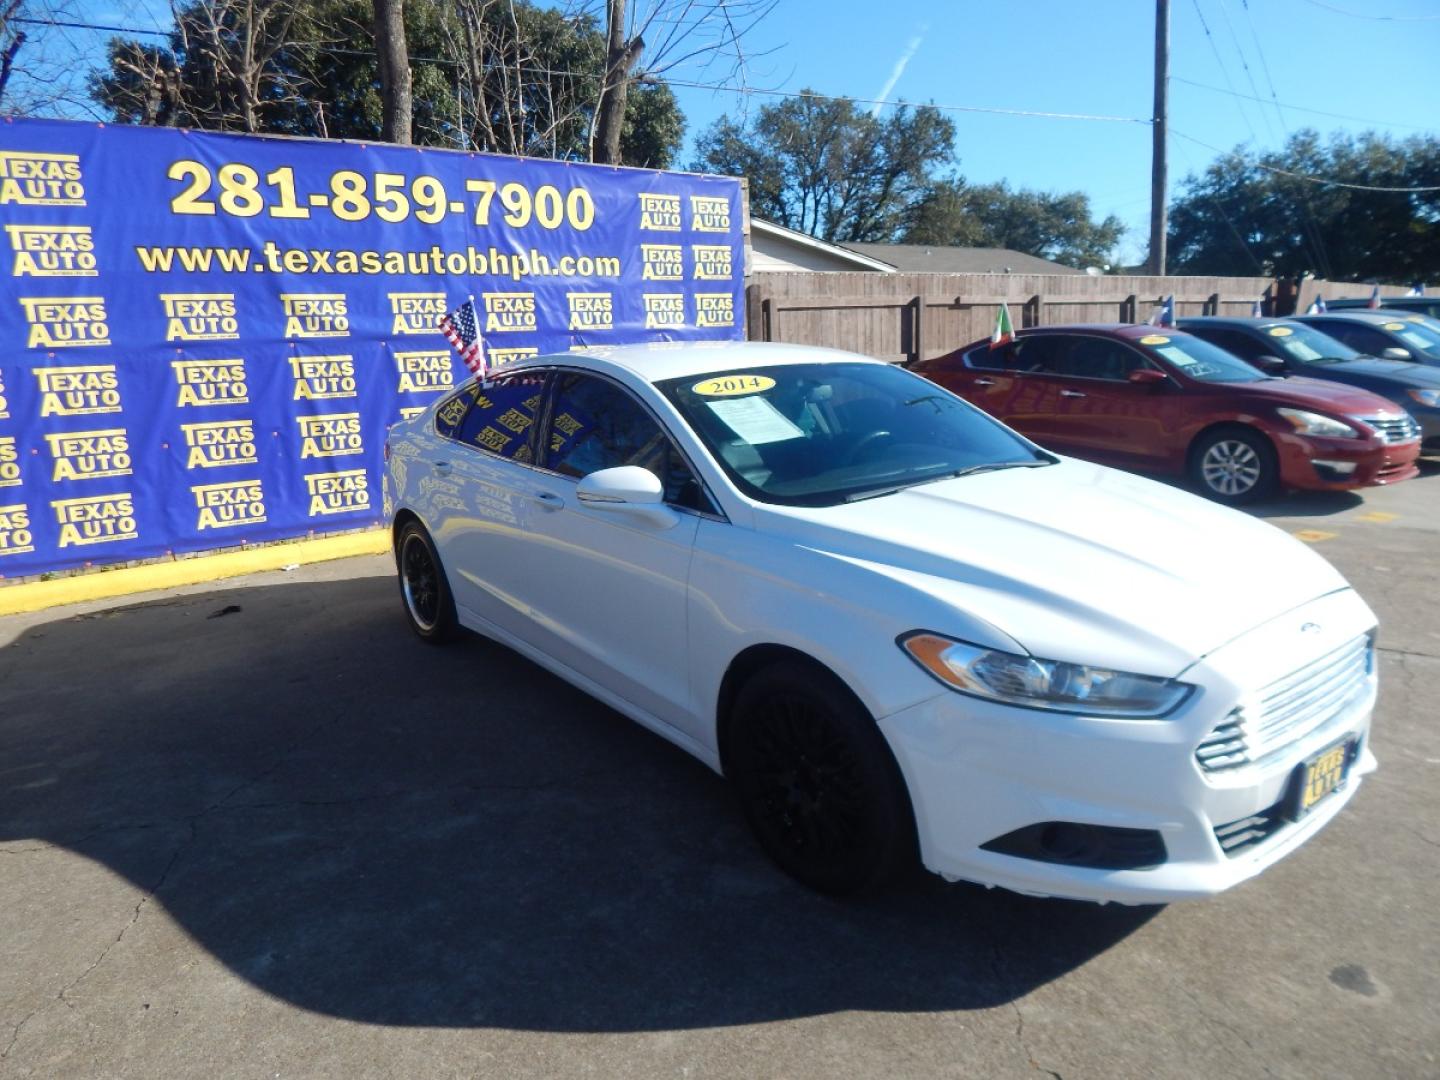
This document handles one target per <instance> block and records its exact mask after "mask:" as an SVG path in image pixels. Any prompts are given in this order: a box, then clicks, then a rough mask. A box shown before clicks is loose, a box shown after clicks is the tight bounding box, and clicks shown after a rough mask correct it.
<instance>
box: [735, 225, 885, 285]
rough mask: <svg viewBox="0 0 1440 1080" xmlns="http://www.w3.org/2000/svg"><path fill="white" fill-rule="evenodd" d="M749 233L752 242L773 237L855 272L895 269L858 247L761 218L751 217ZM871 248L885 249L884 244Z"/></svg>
mask: <svg viewBox="0 0 1440 1080" xmlns="http://www.w3.org/2000/svg"><path fill="white" fill-rule="evenodd" d="M750 233H751V237H752V240H753V237H754V236H755V235H756V234H759V235H761V236H767V237H773V238H774V239H776V240H781V241H787V242H789V243H792V244H799V245H800V246H801V247H806V248H811V249H812V250H815V251H823V252H824V253H825V254H827V255H829V256H830V257H832V258H834V259H839V260H841V261H842V262H846V263H850V264H852V265H853V266H854V267H855V269H856V270H878V271H880V272H881V273H886V274H889V273H894V271H895V267H893V266H892V265H890V264H889V263H888V262H885V261H884V260H882V259H880V258H879V257H877V256H874V255H869V254H866V253H865V252H863V251H857V250H855V249H856V247H857V246H858V245H854V244H851V245H849V246H846V247H841V246H840V245H839V244H832V243H829V242H828V241H826V240H817V239H816V238H815V237H813V236H811V235H810V234H809V233H803V232H797V231H796V230H795V229H787V228H786V227H785V226H784V225H776V224H775V222H773V221H766V220H764V219H763V218H757V217H752V218H751V219H750ZM871 246H873V247H885V245H884V244H875V245H871Z"/></svg>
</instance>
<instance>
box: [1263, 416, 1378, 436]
mask: <svg viewBox="0 0 1440 1080" xmlns="http://www.w3.org/2000/svg"><path fill="white" fill-rule="evenodd" d="M1275 411H1276V412H1278V413H1279V414H1280V415H1281V416H1282V417H1284V418H1285V419H1286V420H1288V421H1290V424H1291V425H1292V426H1293V427H1294V428H1295V430H1296V431H1298V432H1299V433H1300V434H1301V435H1331V436H1334V437H1335V438H1337V439H1358V438H1359V437H1360V432H1358V431H1357V430H1355V429H1354V428H1353V427H1351V426H1350V425H1349V424H1345V423H1342V422H1341V421H1339V420H1334V419H1332V418H1330V417H1328V416H1322V415H1321V414H1320V413H1317V412H1306V411H1305V410H1304V409H1276V410H1275Z"/></svg>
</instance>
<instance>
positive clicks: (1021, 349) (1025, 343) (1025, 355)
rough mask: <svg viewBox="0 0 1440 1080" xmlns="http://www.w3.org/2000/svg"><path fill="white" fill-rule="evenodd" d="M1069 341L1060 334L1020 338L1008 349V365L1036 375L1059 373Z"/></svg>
mask: <svg viewBox="0 0 1440 1080" xmlns="http://www.w3.org/2000/svg"><path fill="white" fill-rule="evenodd" d="M1068 343H1069V342H1068V339H1066V338H1062V337H1060V335H1058V334H1043V335H1037V336H1035V337H1024V338H1020V339H1018V340H1017V341H1016V342H1015V343H1014V344H1012V345H1011V346H1010V348H1009V349H1008V350H1007V354H1006V366H1007V367H1009V368H1010V369H1011V370H1012V371H1018V372H1028V373H1030V374H1034V375H1058V374H1060V361H1061V359H1062V357H1063V354H1064V353H1065V347H1066V345H1067V344H1068Z"/></svg>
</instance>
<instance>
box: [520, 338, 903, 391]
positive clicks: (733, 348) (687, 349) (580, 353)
mask: <svg viewBox="0 0 1440 1080" xmlns="http://www.w3.org/2000/svg"><path fill="white" fill-rule="evenodd" d="M837 363H847V364H853V363H871V364H883V363H884V361H883V360H876V359H875V358H874V357H871V356H862V355H860V354H859V353H852V352H845V351H844V350H842V349H826V348H820V347H818V346H815V345H791V344H788V343H785V342H779V341H657V342H650V343H649V344H644V345H591V346H584V347H580V348H575V349H572V350H571V351H569V352H562V353H546V354H544V355H541V356H528V357H525V358H524V359H522V360H515V361H512V362H510V363H508V364H506V365H505V366H504V367H503V368H502V369H501V370H502V371H505V372H511V371H523V370H525V369H527V368H535V367H553V366H555V365H557V364H563V365H566V366H568V367H582V368H588V369H590V370H594V371H606V370H609V369H613V368H623V369H625V370H626V371H628V372H630V373H632V374H633V375H635V376H637V377H639V378H640V379H642V380H644V381H646V382H652V383H657V382H664V381H665V380H667V379H683V378H686V377H688V376H692V375H704V374H708V373H709V372H712V371H735V370H737V369H739V368H766V367H778V366H781V365H785V364H837Z"/></svg>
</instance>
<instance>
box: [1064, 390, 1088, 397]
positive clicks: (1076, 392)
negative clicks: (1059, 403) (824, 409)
mask: <svg viewBox="0 0 1440 1080" xmlns="http://www.w3.org/2000/svg"><path fill="white" fill-rule="evenodd" d="M1060 396H1061V397H1084V396H1085V395H1084V394H1082V393H1081V392H1080V391H1079V390H1061V391H1060Z"/></svg>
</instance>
